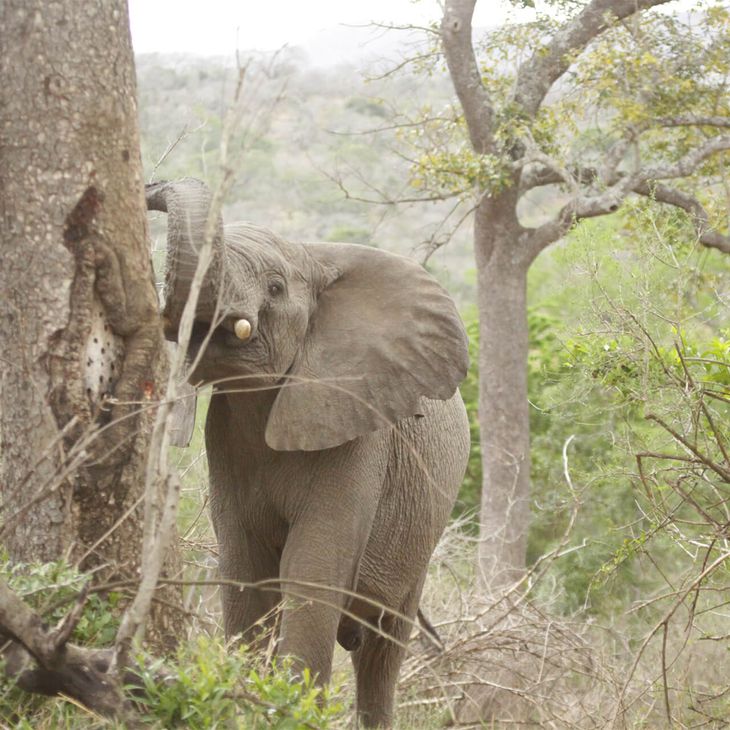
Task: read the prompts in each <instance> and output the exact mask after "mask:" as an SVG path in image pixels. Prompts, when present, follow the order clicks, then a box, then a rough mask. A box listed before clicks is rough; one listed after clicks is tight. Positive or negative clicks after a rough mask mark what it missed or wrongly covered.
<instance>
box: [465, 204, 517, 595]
mask: <svg viewBox="0 0 730 730" xmlns="http://www.w3.org/2000/svg"><path fill="white" fill-rule="evenodd" d="M510 195H511V193H510V192H509V191H508V192H507V193H506V194H503V195H502V196H500V197H497V198H495V199H486V200H484V201H483V202H482V203H481V204H480V206H479V208H478V209H477V211H476V215H475V222H474V240H475V256H476V263H477V271H478V289H477V303H478V309H479V423H480V429H481V447H482V454H483V459H482V469H483V482H482V502H481V511H480V542H479V560H478V566H479V572H480V580H481V582H482V585H483V586H484V587H485V588H489V589H492V590H494V589H498V588H500V587H503V586H505V585H507V584H508V583H510V582H512V581H514V580H516V579H518V578H519V577H521V575H523V574H524V570H525V561H526V545H527V530H528V527H529V524H530V503H529V497H530V424H529V411H528V401H527V367H526V363H527V353H528V330H527V269H528V267H529V264H530V262H529V261H528V260H526V258H527V257H526V256H525V254H524V247H523V246H521V245H520V243H521V236H522V233H523V232H522V229H521V227H520V225H519V223H518V222H517V220H516V218H515V217H514V214H513V211H514V206H513V205H512V201H511V200H504V198H506V197H509V196H510Z"/></svg>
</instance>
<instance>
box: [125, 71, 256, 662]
mask: <svg viewBox="0 0 730 730" xmlns="http://www.w3.org/2000/svg"><path fill="white" fill-rule="evenodd" d="M246 70H247V67H246V66H244V67H241V68H239V75H238V84H237V86H236V92H235V95H234V101H233V103H232V104H231V106H229V108H228V110H227V112H226V116H225V118H224V122H223V130H222V133H221V163H222V166H223V171H224V175H223V180H222V182H221V184H220V185H219V186H217V188H216V190H215V191H214V193H213V197H212V199H211V202H210V208H209V210H208V218H207V221H206V225H205V233H204V240H203V242H202V245H201V247H200V250H199V252H198V260H197V265H196V268H195V273H194V275H193V278H192V281H191V283H190V291H189V293H188V298H187V301H186V302H185V307H184V309H183V312H182V316H181V319H180V325H179V331H178V347H177V348H176V350H175V354H174V357H173V361H172V363H171V367H170V375H169V377H168V382H167V389H166V396H165V400H164V401H163V402H162V403H161V404H160V407H159V409H158V411H157V416H156V419H155V425H154V428H153V431H152V438H151V441H150V451H149V459H148V463H147V475H146V485H145V528H144V537H143V552H142V565H141V568H140V582H139V586H138V588H137V593H136V595H135V597H134V599H133V600H132V603H131V604H130V605H129V607H128V608H127V610H126V611H125V613H124V616H123V617H122V621H121V624H120V626H119V630H118V631H117V636H116V642H115V644H116V654H115V664H116V665H118V666H121V667H126V666H127V665H128V664H129V652H130V649H131V646H132V640H133V639H134V637H135V636H139V635H140V632H141V631H142V629H143V627H144V622H145V620H146V617H147V615H148V614H149V610H150V607H151V605H152V598H153V595H154V592H155V588H156V587H157V582H158V579H159V577H160V571H161V569H162V564H163V561H164V557H165V553H166V552H167V549H168V547H169V544H170V541H171V539H172V536H173V533H174V528H175V520H176V517H177V508H178V502H179V499H180V480H179V478H178V476H177V474H175V473H174V472H170V470H169V464H168V457H167V452H168V450H169V445H170V433H171V431H172V426H173V406H174V404H175V402H176V400H177V396H178V387H179V383H180V381H181V375H182V373H184V371H185V367H186V355H187V350H188V344H189V343H190V337H191V335H192V332H193V324H194V322H195V312H196V308H197V305H198V298H199V296H200V292H201V290H202V287H203V283H204V280H205V276H206V273H207V272H208V268H209V267H210V265H211V263H212V261H213V244H214V239H215V237H216V230H217V226H218V220H219V218H220V215H221V212H222V209H223V200H224V198H225V195H226V194H227V192H228V190H229V188H230V186H231V184H232V182H233V171H232V169H230V168H228V167H226V161H227V146H228V143H229V140H230V138H231V136H232V134H233V132H234V130H235V128H236V121H237V116H238V109H237V106H238V103H239V101H240V99H241V93H242V89H243V82H244V79H245V76H246ZM161 490H162V492H163V493H164V504H163V506H162V510H161V514H160V515H159V517H158V516H157V513H158V512H159V511H160V510H159V493H160V491H161Z"/></svg>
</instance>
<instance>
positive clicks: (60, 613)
mask: <svg viewBox="0 0 730 730" xmlns="http://www.w3.org/2000/svg"><path fill="white" fill-rule="evenodd" d="M0 578H2V579H3V580H5V581H6V582H7V583H8V585H9V586H10V588H12V589H13V590H14V591H15V592H16V593H17V594H18V595H19V596H21V597H22V598H23V600H25V602H26V603H27V604H28V605H29V606H30V607H31V608H33V610H35V611H36V612H37V613H38V614H40V615H41V616H43V618H44V620H45V621H46V622H47V623H49V624H55V623H57V622H58V621H60V620H61V619H63V618H64V617H65V616H66V614H67V613H68V611H69V609H70V608H71V607H72V606H73V604H74V602H75V601H76V599H77V597H78V595H79V593H80V591H81V589H82V588H83V587H84V585H85V584H86V583H88V581H89V580H90V578H89V576H88V575H86V574H84V573H81V572H79V571H78V570H77V569H76V568H74V567H73V566H70V565H69V564H68V563H66V562H65V561H63V560H59V561H57V562H52V563H32V564H26V563H11V562H10V560H9V559H8V556H7V554H5V553H3V554H2V555H1V556H0ZM120 599H121V594H120V593H118V592H116V591H110V592H108V593H106V594H104V595H103V596H102V595H101V594H98V593H91V594H90V595H89V596H87V598H86V601H85V603H84V611H83V614H82V616H81V619H80V620H79V622H78V624H77V625H76V628H75V630H74V633H73V635H72V641H74V642H76V643H79V644H91V645H100V646H101V645H105V644H109V643H110V642H112V641H113V640H114V637H115V635H116V631H117V628H118V624H119V616H118V611H117V608H118V605H119V601H120Z"/></svg>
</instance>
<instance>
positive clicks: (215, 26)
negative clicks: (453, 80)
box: [129, 0, 511, 55]
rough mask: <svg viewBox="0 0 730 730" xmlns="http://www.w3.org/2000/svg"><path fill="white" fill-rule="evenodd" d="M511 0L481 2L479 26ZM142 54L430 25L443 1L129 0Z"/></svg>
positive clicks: (209, 51)
mask: <svg viewBox="0 0 730 730" xmlns="http://www.w3.org/2000/svg"><path fill="white" fill-rule="evenodd" d="M510 8H511V6H510V4H509V3H508V2H500V0H481V1H480V2H478V3H477V11H476V15H475V25H478V26H485V25H496V24H498V23H500V22H501V21H503V20H504V19H505V18H506V17H507V14H508V12H509V11H510ZM129 14H130V20H131V26H132V42H133V44H134V49H135V51H136V52H137V53H150V52H155V51H157V52H162V53H168V52H175V51H185V52H188V53H199V54H204V55H220V54H225V55H227V54H232V53H234V51H235V50H236V48H237V47H238V48H240V49H242V50H254V49H256V50H274V49H277V48H280V47H281V46H283V45H284V44H291V45H297V44H300V43H303V42H305V41H306V40H308V39H309V38H311V37H312V36H313V35H314V34H316V33H317V32H318V31H320V30H322V29H325V28H331V27H333V26H336V25H338V24H340V23H345V24H353V25H357V24H365V23H369V22H370V21H385V22H392V23H413V24H415V25H418V24H426V23H428V22H430V21H433V20H438V19H439V18H440V17H441V9H440V5H439V2H438V0H129Z"/></svg>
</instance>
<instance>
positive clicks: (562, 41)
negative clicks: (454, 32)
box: [472, 0, 669, 118]
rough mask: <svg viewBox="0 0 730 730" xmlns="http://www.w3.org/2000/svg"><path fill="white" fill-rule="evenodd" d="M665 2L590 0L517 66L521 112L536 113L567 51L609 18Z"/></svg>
mask: <svg viewBox="0 0 730 730" xmlns="http://www.w3.org/2000/svg"><path fill="white" fill-rule="evenodd" d="M666 2H669V0H591V2H590V3H589V4H588V5H587V6H586V7H585V8H584V9H583V10H582V11H581V12H580V13H578V15H577V16H576V17H575V18H573V19H572V20H570V21H569V22H567V23H566V24H565V25H564V26H563V27H562V28H560V30H558V31H557V32H556V33H555V35H554V36H553V37H552V38H551V39H550V41H549V42H548V43H547V45H545V46H542V47H540V48H538V49H537V50H536V51H535V52H534V53H533V54H532V56H531V57H530V58H528V59H527V61H525V62H524V63H523V64H522V65H521V66H520V68H519V70H518V72H517V85H516V90H515V101H517V102H518V103H519V104H520V105H521V106H522V109H523V111H524V113H525V115H526V116H527V117H529V118H533V117H534V116H535V114H537V111H538V109H539V108H540V105H541V104H542V101H543V99H544V98H545V96H546V94H547V93H548V91H550V88H551V87H552V85H553V84H554V83H555V82H556V81H557V80H558V79H559V78H560V77H561V76H562V75H563V74H564V73H565V72H566V71H567V70H568V68H569V67H570V63H571V55H572V54H573V53H574V52H575V51H580V50H582V49H583V48H585V47H586V46H587V45H588V44H589V43H590V42H591V41H592V40H593V39H594V38H595V37H596V36H598V35H600V34H601V33H603V31H605V30H606V29H607V28H608V27H609V25H610V23H611V22H613V21H614V20H622V19H623V18H627V17H629V16H630V15H633V14H634V13H637V12H638V11H640V10H646V9H648V8H652V7H655V6H656V5H663V4H665V3H666ZM472 5H473V3H472Z"/></svg>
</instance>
